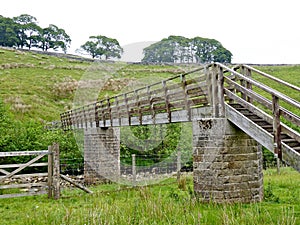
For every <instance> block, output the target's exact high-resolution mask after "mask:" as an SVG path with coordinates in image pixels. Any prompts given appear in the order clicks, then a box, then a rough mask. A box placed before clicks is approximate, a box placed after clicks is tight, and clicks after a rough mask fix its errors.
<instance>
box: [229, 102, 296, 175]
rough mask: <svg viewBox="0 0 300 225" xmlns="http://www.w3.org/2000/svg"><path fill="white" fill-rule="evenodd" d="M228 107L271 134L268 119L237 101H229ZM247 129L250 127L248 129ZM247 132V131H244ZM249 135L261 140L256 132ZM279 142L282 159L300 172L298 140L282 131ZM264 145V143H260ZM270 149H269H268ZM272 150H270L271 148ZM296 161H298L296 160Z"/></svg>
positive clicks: (271, 128) (271, 129)
mask: <svg viewBox="0 0 300 225" xmlns="http://www.w3.org/2000/svg"><path fill="white" fill-rule="evenodd" d="M228 105H229V106H230V107H232V108H233V109H234V110H236V111H237V112H239V113H240V114H242V115H243V116H244V119H247V120H249V121H251V122H252V123H254V124H256V125H257V126H258V127H260V128H261V131H263V132H265V133H266V134H269V136H270V135H272V136H273V133H274V131H273V125H272V124H270V123H269V122H268V121H266V120H265V119H263V118H262V117H260V116H258V115H256V114H255V113H253V112H251V111H250V110H249V109H247V108H245V107H244V106H242V105H241V104H239V103H230V104H228ZM236 125H237V126H242V125H240V124H236ZM248 130H249V131H250V130H251V129H248ZM246 133H247V132H246ZM249 135H250V136H253V138H254V139H256V140H257V141H258V142H261V140H260V139H259V138H258V136H259V135H260V134H259V133H257V135H256V136H255V134H253V133H252V134H250V133H249ZM281 143H282V148H283V149H282V150H283V161H285V162H286V163H287V164H288V165H290V166H292V167H294V168H295V169H296V170H298V171H299V172H300V166H299V160H300V142H298V141H297V140H295V139H294V138H292V137H291V136H290V135H288V134H285V133H282V134H281ZM260 144H262V145H264V144H265V143H260ZM269 150H270V149H269ZM271 151H272V150H271ZM290 154H292V155H293V158H291V157H288V156H287V155H290ZM297 161H298V162H297Z"/></svg>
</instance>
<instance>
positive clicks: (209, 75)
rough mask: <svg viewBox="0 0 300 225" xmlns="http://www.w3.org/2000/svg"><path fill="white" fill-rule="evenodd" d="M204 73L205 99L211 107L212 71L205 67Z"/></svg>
mask: <svg viewBox="0 0 300 225" xmlns="http://www.w3.org/2000/svg"><path fill="white" fill-rule="evenodd" d="M205 74H206V85H207V95H208V96H207V99H208V101H209V104H210V106H211V107H213V96H212V72H211V70H210V69H209V67H208V68H207V69H205Z"/></svg>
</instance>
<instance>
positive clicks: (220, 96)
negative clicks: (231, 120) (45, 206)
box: [217, 66, 225, 117]
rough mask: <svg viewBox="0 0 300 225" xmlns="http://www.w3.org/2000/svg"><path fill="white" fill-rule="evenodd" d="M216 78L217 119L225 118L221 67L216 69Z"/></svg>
mask: <svg viewBox="0 0 300 225" xmlns="http://www.w3.org/2000/svg"><path fill="white" fill-rule="evenodd" d="M217 74H218V75H217V76H218V80H217V82H218V84H217V85H218V96H217V97H218V107H219V109H218V110H219V117H224V116H225V100H224V75H223V68H222V67H221V66H218V67H217Z"/></svg>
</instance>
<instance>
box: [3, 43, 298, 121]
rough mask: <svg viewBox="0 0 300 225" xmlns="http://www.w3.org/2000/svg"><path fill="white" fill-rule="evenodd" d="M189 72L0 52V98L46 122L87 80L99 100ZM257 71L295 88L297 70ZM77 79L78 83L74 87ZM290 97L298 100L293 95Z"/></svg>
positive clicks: (24, 116) (16, 111)
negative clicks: (97, 91)
mask: <svg viewBox="0 0 300 225" xmlns="http://www.w3.org/2000/svg"><path fill="white" fill-rule="evenodd" d="M194 67H195V66H194ZM189 69H190V68H189V67H178V66H162V65H134V64H131V65H130V64H126V63H113V62H111V63H104V62H102V63H95V62H94V63H93V62H88V61H83V60H75V59H68V58H64V57H55V56H50V55H45V54H38V53H33V52H28V51H26V52H23V51H18V50H7V49H0V84H1V88H0V99H1V100H2V101H3V102H4V104H5V105H6V106H7V107H8V108H9V110H10V112H12V114H13V115H14V117H15V118H16V119H19V120H21V121H23V120H28V119H34V120H35V121H52V120H58V119H59V114H60V113H61V112H63V111H65V110H67V109H69V108H71V107H72V103H73V97H74V93H75V91H76V88H77V87H78V85H86V86H87V87H88V85H89V81H92V83H96V84H97V85H98V86H99V98H103V97H106V96H108V95H112V94H116V93H118V92H122V91H124V87H125V86H127V85H130V84H131V83H132V82H133V85H135V83H134V82H137V83H138V81H142V82H143V83H144V84H149V83H153V82H156V81H158V80H161V79H163V78H167V77H170V76H173V75H174V74H178V73H182V72H183V71H187V70H189ZM259 69H261V70H263V71H265V72H267V73H270V74H272V75H274V76H276V77H279V78H281V79H283V80H285V81H288V82H290V83H293V84H295V85H297V86H300V66H271V67H270V66H267V67H266V66H265V67H259ZM99 71H102V72H99ZM81 79H84V81H81V83H80V82H78V81H79V80H81ZM262 81H263V80H262ZM84 82H85V83H84ZM277 88H279V89H281V87H277ZM281 90H282V89H281ZM294 95H295V96H294V97H295V98H296V99H298V100H299V101H300V99H299V98H300V96H299V95H298V93H295V94H294Z"/></svg>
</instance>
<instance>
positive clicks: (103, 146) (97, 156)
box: [84, 127, 120, 183]
mask: <svg viewBox="0 0 300 225" xmlns="http://www.w3.org/2000/svg"><path fill="white" fill-rule="evenodd" d="M119 175H120V129H119V128H111V127H110V128H88V129H86V130H85V131H84V179H85V182H86V183H95V182H97V181H107V180H117V179H118V177H119Z"/></svg>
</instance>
